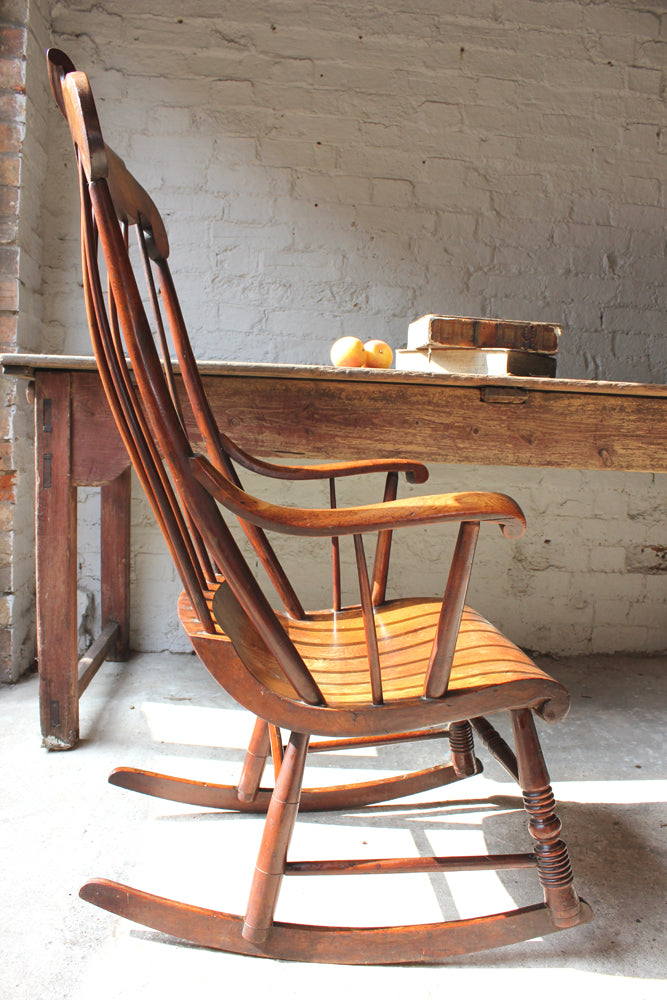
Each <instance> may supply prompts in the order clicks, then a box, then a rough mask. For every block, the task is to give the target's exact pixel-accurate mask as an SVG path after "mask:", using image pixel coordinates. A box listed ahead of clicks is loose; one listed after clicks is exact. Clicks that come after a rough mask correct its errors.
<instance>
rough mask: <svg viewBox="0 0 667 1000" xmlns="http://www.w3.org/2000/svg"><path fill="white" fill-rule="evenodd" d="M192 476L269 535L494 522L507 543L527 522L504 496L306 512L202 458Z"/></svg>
mask: <svg viewBox="0 0 667 1000" xmlns="http://www.w3.org/2000/svg"><path fill="white" fill-rule="evenodd" d="M190 464H191V468H192V472H193V475H194V476H195V478H196V479H198V480H199V482H200V483H201V484H202V485H203V486H204V487H205V489H206V490H208V492H209V493H210V494H211V495H212V496H213V497H215V499H216V500H217V501H218V502H219V503H221V504H222V505H223V506H224V507H226V508H227V510H230V511H231V512H232V513H233V514H236V516H237V517H240V518H243V519H244V520H246V521H250V522H251V523H252V524H257V525H259V527H261V528H265V529H267V530H270V531H278V532H281V533H283V534H287V535H301V536H304V537H320V538H322V537H329V536H331V535H354V534H362V533H363V532H366V531H380V530H383V529H390V528H405V527H408V526H409V525H412V524H437V523H439V522H441V521H455V522H461V521H491V522H492V523H496V524H499V525H500V528H501V530H502V532H503V534H504V535H505V536H506V537H508V538H520V537H521V535H522V534H523V532H524V530H525V527H526V521H525V518H524V516H523V513H522V511H521V508H520V507H519V505H518V504H517V503H516V502H515V501H514V500H512V499H511V497H508V496H505V495H504V494H503V493H486V492H485V493H482V492H475V493H473V492H470V493H443V494H441V495H439V496H426V497H411V498H407V499H401V500H390V501H389V502H387V503H379V504H366V505H363V506H359V507H337V508H335V509H334V510H330V509H312V510H311V509H304V508H303V507H282V506H279V505H278V504H272V503H268V502H266V501H264V500H259V499H257V497H253V496H251V495H250V494H248V493H245V492H244V491H243V490H241V489H239V488H238V487H237V486H235V485H234V484H233V483H230V481H229V480H228V479H227V478H226V477H225V476H223V475H222V473H220V472H218V470H217V469H216V468H215V467H214V466H213V465H212V464H211V463H210V462H209V460H208V459H207V458H205V457H204V456H203V455H193V456H192V458H191V459H190Z"/></svg>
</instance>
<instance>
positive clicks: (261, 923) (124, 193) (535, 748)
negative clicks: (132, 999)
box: [47, 50, 591, 964]
mask: <svg viewBox="0 0 667 1000" xmlns="http://www.w3.org/2000/svg"><path fill="white" fill-rule="evenodd" d="M47 65H48V70H49V76H50V81H51V86H52V89H53V93H54V96H55V99H56V102H57V104H58V106H59V108H60V110H61V111H62V113H63V114H64V116H65V118H66V120H67V122H68V125H69V127H70V131H71V134H72V139H73V142H74V148H75V156H76V162H77V169H78V177H79V190H80V200H81V241H82V269H83V287H84V296H85V302H86V309H87V316H88V324H89V328H90V334H91V340H92V344H93V349H94V352H95V357H96V359H97V365H98V370H99V374H100V378H101V381H102V384H103V386H104V389H105V393H106V396H107V399H108V402H109V406H110V408H111V411H112V413H113V415H114V418H115V420H116V423H117V426H118V429H119V432H120V434H121V436H122V438H123V441H124V442H125V445H126V447H127V449H128V452H129V454H130V458H131V460H132V463H133V466H134V469H135V470H136V473H137V476H138V478H139V480H140V482H141V484H142V486H143V488H144V490H145V493H146V496H147V497H148V500H149V502H150V504H151V507H152V509H153V512H154V514H155V517H156V519H157V522H158V524H159V526H160V528H161V530H162V532H163V534H164V537H165V539H166V541H167V544H168V546H169V550H170V552H171V555H172V557H173V559H174V563H175V565H176V568H177V570H178V572H179V574H180V577H181V580H182V582H183V587H184V593H183V595H182V597H181V599H180V602H179V615H180V620H181V622H182V624H183V627H184V629H185V631H186V633H187V635H188V636H189V638H190V640H191V642H192V645H193V647H194V649H195V651H196V652H197V653H198V655H199V658H200V659H201V661H202V663H203V665H204V666H205V667H206V668H207V669H208V670H209V672H210V673H211V674H212V676H213V677H214V678H215V679H216V680H217V681H218V682H219V683H220V684H221V685H222V687H224V688H225V690H226V691H227V692H229V694H230V695H231V696H232V697H233V698H235V699H236V701H237V702H238V704H239V705H240V706H242V707H244V708H246V709H247V710H248V711H249V712H250V713H252V714H253V716H254V718H255V722H254V728H253V733H252V738H251V740H250V744H249V746H248V750H247V753H246V755H245V760H244V764H243V767H242V769H241V771H240V774H239V779H238V782H237V783H236V784H235V785H223V784H220V785H216V784H213V783H211V782H210V781H195V780H185V779H182V778H176V777H172V776H169V775H162V774H156V773H154V772H150V771H146V770H141V769H135V768H127V767H121V768H117V769H116V770H115V771H114V772H113V773H112V775H111V776H110V779H109V780H110V781H111V782H112V784H115V785H118V786H121V787H124V788H128V789H133V790H135V791H140V792H144V793H147V794H150V795H158V796H162V797H164V798H167V799H174V800H177V801H181V802H187V803H192V804H195V805H201V806H203V807H208V808H210V807H214V808H220V809H232V810H239V811H251V812H256V813H266V821H265V825H264V832H263V836H262V843H261V846H260V849H259V854H258V858H257V864H256V867H255V872H254V875H253V878H252V885H251V889H250V893H249V898H248V904H247V908H246V911H245V913H244V914H242V915H241V914H238V915H237V914H231V913H227V912H225V911H223V910H210V909H203V908H200V907H195V906H192V905H190V904H188V903H184V902H178V901H175V900H170V899H166V898H164V897H159V896H153V895H149V894H147V893H144V892H142V891H140V890H137V889H134V888H132V887H129V886H125V885H121V884H120V883H116V882H112V881H109V880H107V879H99V878H98V879H92V880H91V881H89V882H87V883H86V884H85V885H84V886H83V888H82V889H81V893H80V894H81V896H82V897H83V898H84V899H86V900H89V901H90V902H93V903H95V904H97V905H98V906H101V907H103V908H105V909H107V910H109V911H111V912H113V913H117V914H121V915H123V916H126V917H128V918H129V919H131V920H134V921H136V922H138V923H142V924H146V925H148V926H150V927H153V928H156V929H158V930H161V931H164V932H166V933H169V934H172V935H175V936H176V937H179V938H182V939H185V940H188V941H192V942H195V943H197V944H200V945H203V946H205V947H211V948H218V949H222V950H229V951H234V952H239V953H243V954H248V955H255V956H258V955H259V956H264V957H267V958H283V959H290V960H299V961H322V962H349V963H364V964H368V963H373V962H378V963H379V962H393V963H395V962H432V961H437V960H439V959H442V958H444V957H446V956H448V955H458V954H463V953H465V952H469V951H478V950H480V949H484V948H491V947H497V946H498V945H502V944H508V943H510V942H514V941H519V940H524V939H527V938H534V937H538V936H542V935H544V934H547V933H550V932H552V931H555V930H559V929H562V928H567V927H573V926H575V925H577V924H580V923H584V922H586V921H587V920H589V919H591V911H590V908H589V907H588V906H587V904H586V903H584V902H582V901H581V900H580V899H579V897H578V895H577V893H576V891H575V889H574V884H573V875H572V870H571V866H570V862H569V859H568V852H567V848H566V846H565V844H564V842H563V841H562V840H561V837H560V832H561V824H560V822H559V820H558V818H557V816H556V814H555V802H554V797H553V793H552V790H551V787H550V784H549V776H548V773H547V769H546V765H545V762H544V758H543V756H542V752H541V749H540V744H539V741H538V737H537V732H536V729H535V725H534V718H533V717H534V715H535V714H537V715H540V716H542V718H544V719H545V720H547V721H557V720H558V719H560V718H562V717H563V715H564V714H565V713H566V711H567V707H568V696H567V692H566V691H565V690H564V688H563V687H562V686H561V685H560V684H559V683H558V682H557V681H555V680H554V679H552V678H551V677H549V676H548V675H547V674H546V673H545V672H544V671H542V670H540V669H539V668H538V667H537V666H536V665H535V664H534V663H533V662H532V661H531V660H530V658H529V657H528V656H526V655H525V654H524V653H523V652H521V650H519V649H518V648H517V646H515V645H514V644H513V643H512V642H510V641H509V640H508V639H506V638H505V637H504V636H503V635H501V633H500V632H499V631H498V630H497V629H495V628H494V627H493V626H492V625H490V624H489V622H487V621H486V620H485V619H484V618H482V617H481V616H480V615H478V614H477V613H476V612H474V611H472V610H471V609H470V608H468V607H466V605H465V599H466V593H467V588H468V581H469V578H470V573H471V570H472V566H473V560H474V554H475V546H476V541H477V537H478V534H479V531H480V528H481V526H482V525H483V524H484V525H487V524H489V525H496V526H499V527H500V529H501V530H502V532H503V534H504V535H505V536H506V537H507V538H509V539H512V538H517V537H519V536H520V535H521V533H522V531H523V529H524V524H525V522H524V518H523V514H522V512H521V510H520V508H519V507H518V505H517V504H516V503H515V502H514V501H513V500H512V499H511V498H510V497H507V496H505V495H504V494H502V493H492V492H460V493H448V494H443V495H434V496H412V497H408V498H404V499H399V498H397V485H398V479H399V474H405V475H406V477H407V478H408V479H410V480H411V481H412V482H418V483H423V482H424V481H425V480H426V478H427V475H428V473H427V470H426V469H425V468H424V467H423V466H422V465H421V464H420V463H418V462H412V461H410V460H409V459H404V458H397V459H395V460H393V459H392V460H385V459H382V460H369V461H367V462H357V463H346V462H334V461H332V462H329V463H324V464H321V465H314V466H299V465H281V464H277V463H272V462H268V461H266V460H265V459H259V458H256V457H254V456H252V455H249V454H248V453H246V452H245V451H244V450H243V449H242V448H240V447H238V445H236V443H235V442H234V441H232V440H231V439H230V438H229V437H227V436H225V435H224V434H222V433H221V432H220V430H219V428H218V427H217V425H216V424H215V421H214V419H213V415H212V412H211V408H210V406H209V404H208V401H207V398H206V394H205V391H204V386H203V384H202V381H201V379H200V378H199V374H198V370H197V365H196V362H195V359H194V356H193V353H192V349H191V346H190V342H189V340H188V336H187V330H186V326H185V321H184V318H183V315H182V312H181V309H180V305H179V302H178V298H177V295H176V291H175V287H174V283H173V280H172V277H171V272H170V269H169V263H168V257H169V243H168V239H167V234H166V230H165V227H164V223H163V221H162V219H161V217H160V215H159V213H158V211H157V208H156V207H155V205H154V203H153V201H152V200H151V198H150V197H149V196H148V194H147V193H146V192H145V191H144V190H143V188H142V187H141V186H140V185H139V184H138V182H137V181H136V180H135V178H134V177H133V176H132V174H131V173H130V172H129V171H128V170H127V168H126V167H125V165H124V164H123V162H122V161H121V160H120V159H119V158H118V157H117V156H116V155H115V154H114V153H113V151H112V150H110V149H109V147H107V146H106V145H105V143H104V140H103V138H102V130H101V127H100V123H99V119H98V116H97V111H96V108H95V102H94V100H93V96H92V92H91V88H90V84H89V81H88V78H87V77H86V76H85V74H83V73H80V72H77V71H76V70H75V68H74V66H73V64H72V63H71V61H70V60H69V59H68V58H67V56H65V55H64V53H62V52H59V51H57V50H50V51H49V53H48V56H47ZM131 231H132V232H134V233H135V234H136V239H137V245H138V249H137V252H136V253H137V261H135V256H134V255H133V254H131V252H130V249H129V236H130V232H131ZM135 263H137V266H136V273H135ZM141 274H143V275H144V276H145V277H144V278H141V282H142V284H143V283H144V282H145V288H146V290H145V292H142V291H141V290H140V284H139V277H138V275H141ZM149 314H150V318H149ZM163 315H164V316H165V317H166V322H165V319H163ZM168 335H170V336H171V342H172V347H173V351H174V352H175V354H176V357H177V360H178V371H177V372H176V371H175V370H174V366H173V364H172V362H171V359H170V351H171V348H170V346H169V342H168ZM156 340H157V341H158V342H159V344H160V345H161V349H162V350H161V354H162V356H160V354H159V353H158V349H157V346H156ZM192 427H195V428H196V433H193V432H192V430H191V428H192ZM243 468H246V469H250V470H252V471H253V472H255V473H259V474H260V475H263V476H266V477H269V478H271V479H273V480H275V482H276V484H278V485H277V487H276V491H275V493H276V497H278V496H279V483H280V481H281V480H285V479H288V480H289V479H292V480H321V481H322V482H324V483H325V484H327V485H328V488H329V496H330V507H329V508H322V509H309V508H301V507H286V506H283V505H282V504H281V503H280V502H279V500H278V499H276V500H275V501H272V502H268V501H263V500H260V499H258V498H257V497H254V496H252V495H251V494H249V493H248V492H247V491H246V490H244V489H243V486H242V484H241V481H240V476H239V471H238V470H239V469H243ZM375 473H382V474H383V475H385V476H386V480H385V487H384V493H383V498H382V500H381V501H379V502H378V503H375V504H367V505H363V506H356V507H339V506H338V505H337V502H336V490H335V486H336V482H337V481H338V480H339V479H340V478H341V477H343V476H350V475H364V476H370V475H372V474H375ZM234 520H238V522H240V525H241V527H242V528H243V531H244V532H245V535H246V537H247V543H248V545H249V546H250V547H251V548H250V552H251V553H252V562H253V563H254V562H255V561H256V560H257V559H259V561H261V564H262V566H263V568H264V570H265V571H266V572H267V574H268V576H269V579H270V580H271V583H272V585H273V587H274V589H275V591H276V593H277V595H278V597H279V599H280V601H281V602H282V605H283V607H282V609H280V610H277V609H274V607H272V604H271V603H270V602H269V600H268V599H267V597H266V596H265V594H264V592H263V590H262V588H261V587H260V585H259V583H258V580H257V577H256V576H255V574H254V573H253V572H252V571H251V569H250V564H249V561H248V559H247V558H246V557H245V555H244V552H243V551H242V548H241V547H240V545H239V543H238V542H237V541H236V540H235V536H234V535H233V534H232V532H231V531H230V528H229V525H228V522H229V521H234ZM446 523H449V524H452V525H454V526H455V528H456V530H457V531H458V535H457V541H456V545H455V548H454V553H453V556H452V558H451V560H447V565H446V566H445V565H444V559H443V588H444V597H443V598H442V599H439V600H436V599H434V598H433V597H414V596H410V595H405V596H403V597H401V598H400V599H397V600H387V599H386V585H387V574H388V570H389V557H390V550H391V541H392V536H393V533H394V532H395V531H397V530H407V531H409V530H411V529H412V528H413V527H414V526H418V525H421V526H422V527H425V526H428V525H435V524H446ZM273 532H277V533H283V534H289V535H293V536H297V537H303V538H309V539H312V538H322V539H330V540H331V552H332V554H333V601H332V608H331V609H330V610H308V609H307V608H305V607H304V605H303V603H302V601H301V600H300V598H299V596H298V590H299V587H298V584H297V583H295V582H293V581H292V579H290V578H288V576H287V573H286V572H285V570H284V568H283V566H282V565H281V563H280V561H279V559H278V558H277V556H276V554H275V551H274V549H273V548H272V546H271V544H270V541H269V535H270V534H271V533H273ZM347 536H351V538H347ZM369 537H370V538H371V540H372V541H374V542H375V561H374V565H373V570H372V572H371V573H370V575H369V573H368V569H367V561H366V555H365V548H364V542H365V541H366V542H367V541H368V539H369ZM343 543H345V544H352V546H353V548H354V555H355V560H356V567H357V578H358V591H359V594H358V600H355V601H354V602H353V603H352V604H351V605H345V604H344V603H343V601H342V598H341V586H340V556H339V549H340V545H341V544H343ZM307 552H308V553H310V552H311V547H310V546H309V547H308V548H307ZM311 558H312V556H310V555H308V559H309V560H310V559H311ZM304 561H306V556H304ZM308 569H310V567H308ZM500 711H504V712H507V713H509V717H510V720H511V728H512V733H513V742H514V748H512V747H511V746H510V743H509V742H508V741H507V740H506V739H504V738H503V737H502V736H501V735H500V733H499V732H498V731H497V730H496V729H495V728H494V726H493V725H492V724H491V723H490V722H489V720H488V718H487V715H489V714H491V713H497V712H500ZM283 731H285V733H288V734H289V735H288V737H287V739H284V738H283ZM314 734H317V735H318V736H319V737H325V739H320V740H312V741H311V736H312V735H314ZM475 734H476V735H477V736H478V738H479V739H480V740H481V742H482V743H483V744H484V745H485V746H486V748H487V749H488V750H489V751H490V753H491V754H492V755H493V756H494V757H495V758H496V760H497V761H499V762H500V763H501V764H502V765H503V767H504V768H505V769H506V771H507V772H508V773H509V774H510V775H511V777H512V778H513V779H515V781H516V782H517V783H518V785H519V787H520V788H521V791H522V796H523V804H524V807H525V811H526V815H527V819H528V829H529V833H530V835H531V838H532V842H533V849H532V850H530V851H524V852H523V853H507V854H493V855H465V856H463V857H461V856H454V857H443V856H433V857H409V858H374V859H371V860H368V859H366V860H361V859H355V858H342V859H341V858H336V859H323V860H320V861H312V860H311V861H299V860H295V859H292V858H291V857H290V851H289V848H290V842H291V837H292V831H293V828H294V824H295V822H296V821H297V815H298V812H299V810H300V809H301V810H331V809H339V808H345V809H347V810H349V809H353V808H356V807H359V808H363V807H364V806H365V805H367V804H369V803H373V802H380V801H384V800H386V799H389V798H392V797H396V796H401V795H408V794H413V793H415V792H423V791H425V790H428V789H433V788H440V787H443V786H446V785H449V784H451V783H454V782H459V781H461V780H462V779H464V778H466V777H469V776H471V775H474V774H477V773H478V772H479V771H480V770H481V766H482V765H481V763H480V761H479V759H478V758H477V756H476V753H475V744H474V736H475ZM417 740H424V741H428V740H432V741H433V743H432V745H433V747H434V748H436V749H437V748H440V747H441V746H442V741H443V740H447V741H448V743H449V755H448V756H449V760H448V761H447V762H446V763H442V762H440V763H437V764H435V765H434V766H432V767H429V768H425V769H423V770H420V771H416V772H412V773H407V774H403V773H399V774H398V775H396V776H395V777H389V778H381V779H375V780H370V781H367V782H358V783H356V784H336V785H332V786H330V787H316V788H309V787H305V788H304V787H302V786H303V779H304V771H305V768H306V764H307V760H308V758H309V754H310V753H311V752H318V751H321V750H323V749H326V750H327V751H335V750H337V749H344V748H350V747H352V748H361V747H368V746H377V745H382V744H387V743H391V744H396V745H397V746H398V747H399V748H400V746H401V745H402V744H407V743H412V742H414V741H417ZM269 759H272V761H273V769H274V772H275V781H274V784H273V786H271V787H264V786H263V785H262V783H261V782H262V776H263V773H264V770H265V767H266V765H267V761H268V760H269ZM458 794H459V793H458V792H457V795H458ZM219 853H220V852H219V851H218V852H217V854H216V859H215V861H216V865H217V863H218V860H219V859H218V856H217V855H218V854H219ZM504 869H517V870H518V869H528V870H529V875H530V873H531V872H532V873H533V875H534V874H535V873H536V874H537V879H536V882H537V881H539V883H540V884H541V887H542V893H543V895H542V898H541V900H540V901H539V902H536V903H535V904H534V905H532V906H527V907H517V908H515V909H511V910H509V911H503V912H499V913H495V914H491V915H487V914H484V915H480V916H478V917H474V918H468V919H464V920H443V921H441V922H437V923H428V924H414V925H413V924H398V925H396V926H387V927H384V926H383V927H356V926H353V923H354V921H353V919H352V917H353V914H351V922H350V925H345V926H340V927H338V926H336V927H329V926H322V927H320V926H308V925H304V924H286V923H281V922H276V921H275V920H274V912H275V907H276V904H277V900H278V895H279V891H280V887H281V884H282V880H283V878H284V877H285V876H290V875H300V876H303V875H312V876H322V875H341V874H342V875H351V874H355V875H361V874H368V873H373V874H379V873H397V872H401V873H405V874H410V873H415V874H417V873H421V874H423V873H424V872H430V873H433V874H436V873H446V872H452V871H471V870H472V871H475V870H504ZM351 905H352V904H351Z"/></svg>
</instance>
